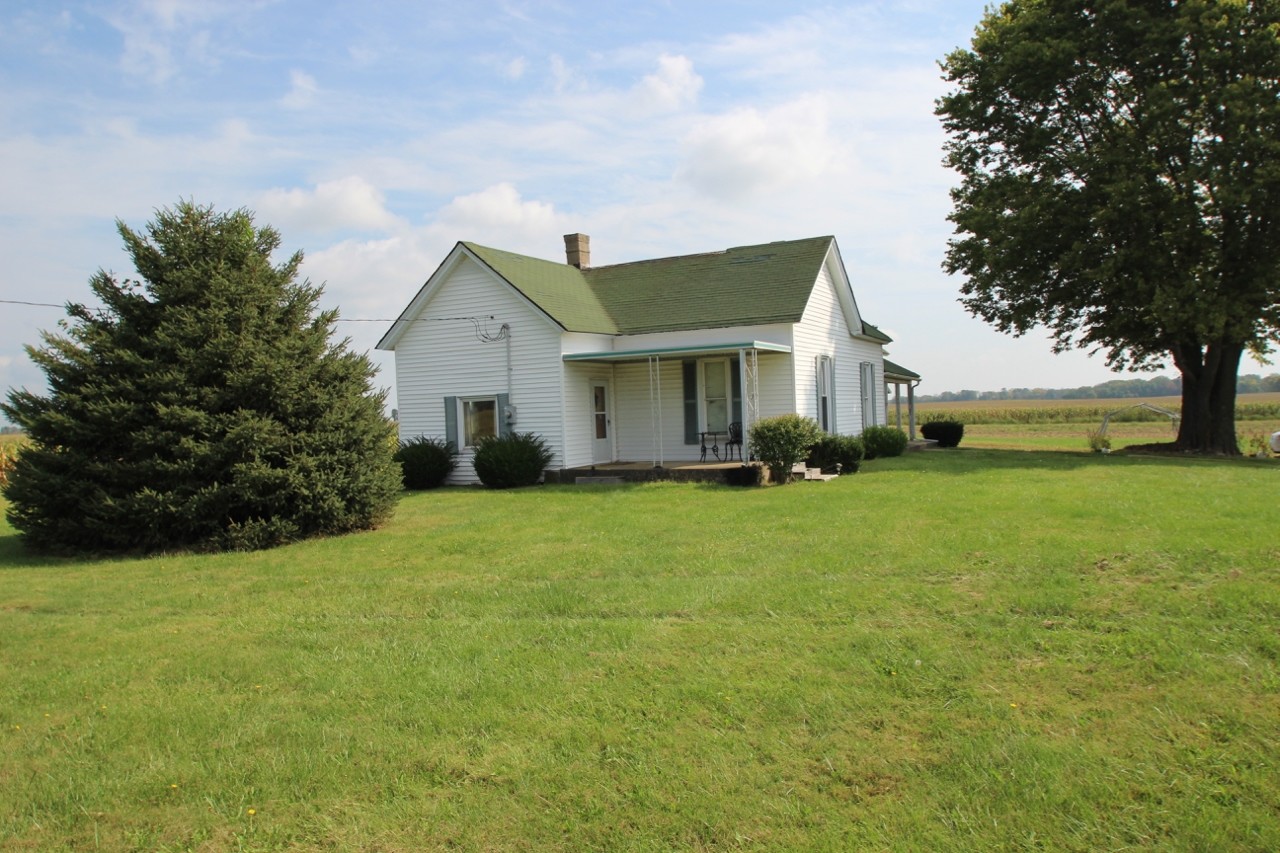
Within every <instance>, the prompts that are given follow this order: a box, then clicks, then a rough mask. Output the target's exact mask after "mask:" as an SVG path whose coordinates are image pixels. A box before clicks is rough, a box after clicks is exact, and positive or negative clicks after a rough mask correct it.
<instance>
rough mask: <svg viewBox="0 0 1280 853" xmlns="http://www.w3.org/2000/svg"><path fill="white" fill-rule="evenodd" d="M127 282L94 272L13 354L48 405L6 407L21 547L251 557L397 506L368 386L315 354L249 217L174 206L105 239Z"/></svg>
mask: <svg viewBox="0 0 1280 853" xmlns="http://www.w3.org/2000/svg"><path fill="white" fill-rule="evenodd" d="M117 228H118V229H119V232H120V236H121V237H122V238H123V239H124V244H125V248H126V250H127V252H128V253H129V255H130V257H131V258H132V260H133V264H134V266H135V268H136V269H137V272H138V275H139V278H140V280H129V279H125V280H117V278H116V277H115V276H114V275H111V274H109V273H107V272H103V271H100V272H98V273H97V274H96V275H95V276H94V277H93V278H92V279H91V281H90V287H91V288H92V290H93V293H94V294H95V295H96V296H97V298H98V299H99V300H100V301H101V303H102V306H103V307H102V308H100V309H89V308H86V307H84V306H82V305H75V304H73V305H69V306H68V309H67V311H68V315H69V319H68V320H64V321H62V322H61V323H60V324H59V325H60V326H61V329H62V333H59V334H53V333H45V334H44V335H43V345H42V346H40V347H28V348H27V351H28V353H29V355H30V356H31V358H32V359H33V361H34V362H35V363H36V364H37V365H38V366H39V367H40V368H41V369H42V370H43V371H44V373H45V375H46V376H47V378H48V385H49V390H48V394H47V396H45V395H41V394H36V393H33V392H29V391H22V390H16V391H11V392H10V393H9V399H8V404H7V405H3V406H2V407H0V408H3V410H4V411H5V413H6V414H8V416H9V417H10V418H11V419H12V420H13V421H14V422H15V423H18V424H20V425H21V426H23V427H24V428H25V429H26V432H27V434H28V436H29V438H30V444H29V446H27V447H26V448H24V449H23V451H22V453H21V455H20V456H19V458H18V462H17V466H16V468H15V470H14V471H13V474H12V476H11V478H10V481H9V483H8V485H7V486H6V488H5V496H6V497H7V498H8V500H9V502H10V506H9V510H8V517H9V520H10V522H11V523H12V524H13V525H14V527H16V528H17V529H18V530H19V531H20V532H21V533H22V535H23V537H24V539H25V540H26V541H27V542H28V543H30V544H31V545H32V546H34V547H37V548H41V549H55V550H77V551H120V550H123V551H143V552H150V551H157V550H163V549H172V548H194V549H226V548H260V547H267V546H271V545H275V544H278V543H282V542H286V541H290V540H293V539H297V538H300V537H305V536H312V535H317V534H326V533H342V532H346V531H351V530H358V529H362V528H368V527H371V526H373V525H375V524H377V523H378V522H379V521H380V520H382V519H384V518H385V517H386V516H387V515H388V514H389V512H390V511H391V508H392V505H393V501H394V499H395V495H396V493H397V491H398V489H399V488H400V472H399V467H398V466H397V465H396V464H395V463H394V462H393V461H392V459H391V453H392V451H393V449H394V448H393V443H392V441H391V432H392V430H391V426H390V425H389V424H388V422H387V421H386V419H385V418H384V417H383V414H382V402H383V396H384V395H383V394H382V393H374V392H373V391H372V387H371V381H372V379H373V376H374V373H375V369H374V367H373V366H372V364H371V363H370V362H369V360H368V358H366V357H365V356H364V355H362V354H358V353H353V352H350V351H349V350H348V348H347V342H346V341H342V342H339V343H334V342H333V341H332V340H331V337H332V332H333V324H334V322H335V320H336V319H337V312H336V311H317V307H316V303H317V300H318V298H319V296H320V293H321V290H320V288H318V287H314V286H311V285H310V284H309V283H307V282H305V281H302V282H299V281H297V276H298V267H299V264H300V263H301V261H302V255H301V253H298V254H295V255H293V256H292V257H290V258H288V259H287V260H285V261H284V262H283V263H279V264H273V262H272V258H271V255H272V253H273V252H275V251H276V249H277V248H278V247H279V245H280V237H279V235H278V234H277V233H276V231H275V230H273V229H272V228H270V227H262V228H258V227H256V226H255V224H254V221H253V217H252V214H250V213H249V212H248V211H244V210H239V211H235V212H232V213H218V212H215V211H214V210H213V209H212V208H209V207H203V206H198V205H196V204H194V203H191V202H181V203H179V204H178V205H176V206H175V207H173V208H172V209H165V210H162V211H159V212H158V213H157V215H156V218H155V220H154V221H153V222H152V223H150V224H149V225H148V226H147V228H146V232H145V234H140V233H137V232H135V231H133V230H132V229H130V228H129V227H128V226H126V225H125V224H124V223H120V222H118V223H117Z"/></svg>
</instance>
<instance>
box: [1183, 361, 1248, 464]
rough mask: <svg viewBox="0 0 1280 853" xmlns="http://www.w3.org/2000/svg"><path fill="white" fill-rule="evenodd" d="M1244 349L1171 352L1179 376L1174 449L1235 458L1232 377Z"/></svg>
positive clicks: (1234, 408)
mask: <svg viewBox="0 0 1280 853" xmlns="http://www.w3.org/2000/svg"><path fill="white" fill-rule="evenodd" d="M1243 352H1244V347H1242V346H1241V345H1240V344H1233V343H1212V344H1209V345H1208V346H1206V347H1204V348H1203V349H1202V348H1201V347H1200V346H1199V345H1196V344H1185V345H1178V346H1175V347H1174V348H1173V349H1172V354H1173V363H1174V364H1175V365H1176V366H1177V368H1178V372H1179V373H1181V374H1182V420H1181V421H1180V422H1179V424H1178V438H1177V441H1175V442H1174V448H1175V449H1177V450H1181V451H1183V452H1186V453H1205V454H1213V455H1217V456H1239V455H1240V447H1239V445H1238V443H1237V442H1236V374H1237V372H1238V371H1239V369H1240V357H1241V355H1242V354H1243Z"/></svg>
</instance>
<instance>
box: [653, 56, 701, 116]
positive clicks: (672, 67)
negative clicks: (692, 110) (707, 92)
mask: <svg viewBox="0 0 1280 853" xmlns="http://www.w3.org/2000/svg"><path fill="white" fill-rule="evenodd" d="M701 90H702V78H701V77H699V76H698V74H697V73H696V72H695V71H694V70H693V62H691V61H690V60H689V58H688V57H685V56H669V55H667V54H663V55H662V56H659V57H658V70H657V72H656V73H654V74H648V75H646V76H645V78H644V79H643V80H642V81H640V85H639V87H638V88H637V94H638V95H639V96H640V97H641V99H642V100H643V101H645V102H646V103H648V104H649V105H650V106H652V107H653V108H656V109H665V110H675V109H679V108H681V107H686V106H692V105H693V104H694V103H695V102H696V101H697V100H698V93H699V92H700V91H701Z"/></svg>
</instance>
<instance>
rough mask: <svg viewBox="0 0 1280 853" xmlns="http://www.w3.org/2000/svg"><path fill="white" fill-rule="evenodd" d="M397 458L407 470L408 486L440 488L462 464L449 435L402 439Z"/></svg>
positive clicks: (405, 471)
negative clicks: (444, 437) (447, 437)
mask: <svg viewBox="0 0 1280 853" xmlns="http://www.w3.org/2000/svg"><path fill="white" fill-rule="evenodd" d="M395 460H396V461H397V462H399V463H400V468H401V470H402V471H403V472H404V487H405V488H406V489H437V488H439V487H440V486H442V485H444V481H445V480H446V479H447V478H448V477H449V475H450V474H452V473H453V469H454V468H456V467H458V451H457V448H455V447H454V446H453V442H452V441H449V440H448V439H443V438H427V437H426V436H425V435H420V436H418V437H417V438H411V439H409V440H408V441H402V442H400V445H399V447H397V448H396V452H395Z"/></svg>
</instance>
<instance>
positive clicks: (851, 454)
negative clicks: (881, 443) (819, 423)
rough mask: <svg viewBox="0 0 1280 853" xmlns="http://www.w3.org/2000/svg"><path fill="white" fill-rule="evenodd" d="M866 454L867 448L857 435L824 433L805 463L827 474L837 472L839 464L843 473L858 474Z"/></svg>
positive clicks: (810, 451) (810, 450)
mask: <svg viewBox="0 0 1280 853" xmlns="http://www.w3.org/2000/svg"><path fill="white" fill-rule="evenodd" d="M866 455H867V448H866V447H865V446H864V445H863V443H862V439H860V438H858V437H857V436H856V435H824V436H823V437H822V439H821V440H819V441H818V443H817V444H815V445H814V446H813V447H812V448H810V449H809V458H808V460H806V462H805V464H806V465H808V466H809V467H810V468H821V469H822V471H823V473H826V474H834V473H836V470H837V466H839V471H840V473H841V474H856V473H858V468H859V467H861V465H862V459H863V457H864V456H866Z"/></svg>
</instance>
